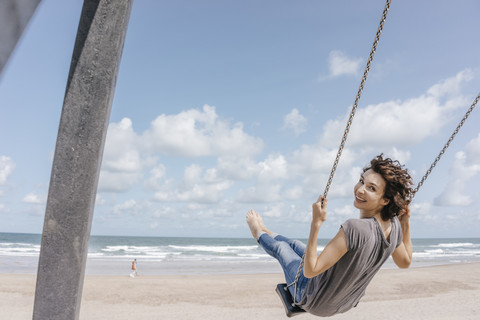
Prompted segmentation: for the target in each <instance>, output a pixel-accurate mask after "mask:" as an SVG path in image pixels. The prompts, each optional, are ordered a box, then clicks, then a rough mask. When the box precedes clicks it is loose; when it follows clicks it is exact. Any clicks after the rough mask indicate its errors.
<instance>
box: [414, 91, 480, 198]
mask: <svg viewBox="0 0 480 320" xmlns="http://www.w3.org/2000/svg"><path fill="white" fill-rule="evenodd" d="M479 100H480V93H479V94H478V95H477V97H476V98H475V100H473V103H472V105H471V106H470V108H468V111H467V112H466V113H465V115H464V116H463V118H462V120H461V121H460V123H459V124H458V126H457V128H456V129H455V130H454V131H453V133H452V135H451V136H450V138H449V139H448V141H447V143H446V144H445V145H444V146H443V149H442V150H441V151H440V153H439V154H438V156H437V157H436V158H435V161H433V163H432V164H431V165H430V168H428V170H427V172H425V175H424V176H423V177H422V179H421V180H420V182H419V183H418V185H417V187H416V188H415V189H414V190H413V194H412V199H413V197H415V194H416V193H417V192H418V190H419V189H420V187H421V186H422V185H423V183H424V182H425V180H427V177H428V176H429V175H430V173H431V172H432V170H433V168H435V166H436V165H437V163H438V161H440V158H441V157H442V156H443V154H444V153H445V151H447V148H448V147H449V146H450V143H452V141H453V139H454V138H455V136H456V135H457V133H458V131H460V128H461V127H462V126H463V124H464V123H465V121H466V120H467V118H468V117H469V116H470V113H472V111H473V109H474V108H475V106H476V105H477V103H478V101H479Z"/></svg>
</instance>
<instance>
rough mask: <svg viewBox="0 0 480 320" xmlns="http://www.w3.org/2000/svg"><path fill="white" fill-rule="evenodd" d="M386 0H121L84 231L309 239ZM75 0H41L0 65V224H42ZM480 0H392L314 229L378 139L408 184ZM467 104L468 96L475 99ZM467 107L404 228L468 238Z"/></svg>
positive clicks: (348, 200)
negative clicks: (120, 42) (251, 225)
mask: <svg viewBox="0 0 480 320" xmlns="http://www.w3.org/2000/svg"><path fill="white" fill-rule="evenodd" d="M384 5H385V2H384V1H379V0H370V1H354V0H348V1H301V2H297V1H284V0H280V1H278V0H276V1H273V0H265V1H258V0H256V1H251V0H242V1H225V0H223V1H203V0H190V1H189V0H176V1H154V0H137V1H135V2H134V4H133V8H132V13H131V17H130V22H129V26H128V31H127V37H126V40H125V47H124V50H123V55H122V61H121V66H120V71H119V75H118V80H117V86H116V91H115V98H114V101H113V105H112V112H111V117H110V123H109V128H108V133H107V138H106V144H105V150H104V155H103V162H102V169H101V173H100V178H99V185H98V192H97V197H96V203H95V210H94V218H93V223H92V234H95V235H130V236H165V237H171V236H177V237H250V232H249V229H248V227H247V225H246V223H245V215H246V212H247V211H248V210H249V209H255V210H256V211H257V212H259V213H260V214H261V215H262V216H263V219H264V221H265V224H266V225H267V226H268V227H270V229H272V230H274V231H276V232H278V233H281V234H284V235H286V236H290V237H298V238H307V237H308V232H309V228H310V221H311V205H312V203H313V202H315V200H316V199H317V197H318V196H319V195H320V194H323V191H324V189H325V186H326V183H327V179H328V176H329V174H330V170H331V168H332V165H333V161H334V158H335V155H336V152H337V148H338V146H339V144H340V140H341V137H342V134H343V130H344V128H345V125H346V122H347V118H348V115H349V112H350V109H351V107H352V104H353V102H354V99H355V96H356V94H357V90H358V87H359V84H360V81H361V77H362V74H363V70H364V67H365V64H366V61H367V58H368V55H369V52H370V49H371V46H372V43H373V40H374V36H375V33H376V31H377V28H378V24H379V21H380V17H381V14H382V11H383V8H384ZM81 7H82V1H63V0H43V1H42V2H41V3H40V5H39V7H38V8H37V11H36V12H35V14H34V16H33V17H32V19H31V21H30V23H29V25H28V26H27V28H26V30H25V32H24V34H23V36H22V38H21V40H20V41H19V43H18V44H17V47H16V48H15V51H14V52H13V54H12V55H11V57H10V59H9V61H8V63H7V65H6V66H5V68H4V70H3V73H2V74H1V75H0V136H1V137H2V138H1V139H0V232H26V233H41V232H42V229H43V220H44V214H45V206H46V201H47V194H48V185H49V180H50V173H51V168H52V161H53V154H54V150H55V143H56V136H57V132H58V126H59V121H60V115H61V110H62V105H63V98H64V94H65V85H66V81H67V76H68V70H69V67H70V60H71V56H72V52H73V45H74V41H75V37H76V32H77V27H78V21H79V17H80V13H81ZM479 10H480V3H479V2H478V1H475V0H470V1H468V0H465V1H456V2H453V1H446V0H435V1H433V0H426V1H414V0H403V1H393V3H392V5H391V7H390V12H389V15H388V18H387V21H386V23H385V27H384V30H383V33H382V37H381V40H380V43H379V45H378V49H377V52H376V55H375V58H374V61H373V64H372V68H371V70H370V74H369V77H368V80H367V82H366V85H365V89H364V91H363V95H362V98H361V100H360V103H359V106H358V110H357V114H356V117H355V119H354V121H353V124H352V127H351V130H350V134H349V137H348V140H347V143H346V145H345V149H344V151H343V154H342V157H341V160H340V163H339V166H338V169H337V171H336V174H335V177H334V180H333V183H332V186H331V188H330V191H329V194H328V199H329V203H328V217H327V221H326V222H325V223H324V225H323V226H322V229H321V231H320V234H319V237H320V238H329V237H331V236H333V235H334V234H335V233H336V232H337V231H338V228H339V226H340V224H341V223H342V222H343V221H345V220H347V219H349V218H357V217H358V210H356V209H355V208H354V207H353V187H354V185H355V184H356V182H357V181H358V179H359V175H360V173H361V172H362V168H363V167H365V166H366V165H367V164H368V163H369V161H370V159H372V158H373V157H375V156H376V155H378V154H380V153H384V154H385V155H386V156H388V157H392V158H394V159H396V160H399V161H400V162H401V163H402V164H404V165H405V167H406V168H408V170H409V172H410V173H411V175H412V176H413V179H414V182H415V184H416V183H418V181H419V180H420V179H421V177H422V176H423V174H424V173H425V171H426V170H427V169H428V168H429V166H430V164H431V163H432V162H433V160H434V159H435V157H436V156H437V154H438V153H439V151H440V150H441V148H442V147H443V145H444V144H445V143H446V141H447V140H448V138H449V137H450V135H451V133H452V132H453V130H454V129H455V128H456V126H457V124H458V122H459V121H460V119H461V118H462V117H463V115H464V114H465V112H466V111H467V109H468V107H469V106H470V105H471V104H472V102H473V100H474V99H475V97H476V96H477V94H478V93H479V92H480V60H479V59H478V56H479V52H480V43H479V42H478V41H476V39H477V38H478V30H480V20H479V19H478V12H479ZM478 108H480V107H478ZM479 123H480V110H474V112H473V113H472V114H471V116H470V118H469V119H468V120H467V122H466V123H465V125H464V126H463V128H462V129H461V131H460V132H459V134H458V135H457V137H456V138H455V140H454V142H453V143H452V145H451V146H450V148H449V149H448V151H447V152H446V154H445V155H444V156H443V158H442V160H441V161H440V162H439V163H438V165H437V166H436V168H435V169H434V170H433V172H432V173H431V175H430V176H429V178H428V179H427V181H426V183H425V184H424V185H423V187H422V188H421V189H420V191H419V192H418V193H417V195H416V197H415V199H414V201H413V203H412V205H411V210H412V218H411V233H412V237H413V238H425V237H437V238H444V237H478V236H480V201H479V198H480V182H479V181H480V128H479V126H478V124H479Z"/></svg>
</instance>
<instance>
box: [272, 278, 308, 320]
mask: <svg viewBox="0 0 480 320" xmlns="http://www.w3.org/2000/svg"><path fill="white" fill-rule="evenodd" d="M275 291H276V292H277V294H278V296H279V297H280V299H281V300H282V303H283V307H284V308H285V313H286V314H287V317H289V318H291V317H293V316H297V315H299V314H302V313H304V312H306V311H305V310H303V309H302V308H300V307H299V306H297V305H295V304H294V303H293V299H292V295H291V294H290V291H288V288H287V284H286V283H279V284H277V288H276V289H275Z"/></svg>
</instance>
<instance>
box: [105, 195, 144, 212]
mask: <svg viewBox="0 0 480 320" xmlns="http://www.w3.org/2000/svg"><path fill="white" fill-rule="evenodd" d="M143 208H144V205H142V204H141V203H138V202H137V201H136V200H134V199H129V200H126V201H124V202H123V203H121V204H117V205H115V206H114V207H113V209H112V213H113V214H115V215H123V214H130V215H136V214H139V213H140V212H142V209H143Z"/></svg>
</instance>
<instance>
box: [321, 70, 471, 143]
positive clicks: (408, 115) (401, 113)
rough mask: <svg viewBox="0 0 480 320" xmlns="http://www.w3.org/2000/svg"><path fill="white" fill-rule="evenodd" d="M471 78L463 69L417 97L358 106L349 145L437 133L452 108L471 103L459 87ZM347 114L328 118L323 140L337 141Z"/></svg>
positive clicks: (412, 140) (413, 139) (411, 139)
mask: <svg viewBox="0 0 480 320" xmlns="http://www.w3.org/2000/svg"><path fill="white" fill-rule="evenodd" d="M471 79H472V73H471V72H470V71H468V70H464V71H462V72H459V73H458V74H457V75H456V76H454V77H452V78H449V79H446V80H445V81H442V82H440V83H438V84H436V85H434V86H432V87H430V88H429V89H428V90H427V92H426V93H425V94H422V95H421V96H419V97H417V98H413V99H409V100H405V101H387V102H382V103H379V104H376V105H369V106H367V107H365V108H362V109H358V110H357V112H356V115H355V119H354V121H353V124H352V126H351V129H350V133H349V137H348V142H349V146H350V147H352V146H354V147H355V146H359V145H363V146H365V145H367V146H376V147H382V148H385V147H391V146H392V145H396V146H407V145H412V144H416V143H419V142H421V141H423V140H424V139H425V138H427V137H429V136H432V135H435V134H437V133H438V132H440V130H441V129H442V128H443V127H444V126H445V124H447V123H449V121H450V120H451V118H452V114H453V111H455V110H456V109H458V108H460V107H465V105H467V104H468V102H469V100H468V99H467V98H466V97H465V96H463V95H461V94H460V93H459V87H460V86H461V84H463V83H464V82H466V81H470V80H471ZM348 116H349V112H348V113H346V114H345V115H344V117H342V119H337V120H330V121H328V122H327V124H326V126H325V127H324V130H323V134H322V141H325V142H326V143H328V142H331V143H337V141H339V139H340V138H341V135H342V133H343V131H344V128H345V124H346V122H347V119H348ZM331 146H333V145H331Z"/></svg>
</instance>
